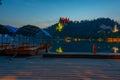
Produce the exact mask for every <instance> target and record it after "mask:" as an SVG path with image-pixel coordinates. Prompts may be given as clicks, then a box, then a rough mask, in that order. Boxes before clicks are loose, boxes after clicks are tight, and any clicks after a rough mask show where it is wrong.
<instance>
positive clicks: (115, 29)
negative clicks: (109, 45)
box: [113, 24, 119, 33]
mask: <svg viewBox="0 0 120 80" xmlns="http://www.w3.org/2000/svg"><path fill="white" fill-rule="evenodd" d="M118 31H119V30H118V28H117V25H116V24H115V26H114V29H113V32H114V33H115V32H118Z"/></svg>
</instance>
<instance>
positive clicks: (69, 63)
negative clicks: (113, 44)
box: [0, 56, 120, 80]
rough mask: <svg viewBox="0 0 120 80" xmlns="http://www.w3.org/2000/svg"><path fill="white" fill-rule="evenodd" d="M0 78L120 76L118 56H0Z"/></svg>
mask: <svg viewBox="0 0 120 80" xmlns="http://www.w3.org/2000/svg"><path fill="white" fill-rule="evenodd" d="M0 80H120V60H114V59H86V58H85V59H83V58H82V59H81V58H43V57H40V56H34V57H28V58H13V59H10V58H8V57H0Z"/></svg>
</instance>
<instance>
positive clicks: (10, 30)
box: [0, 25, 17, 35]
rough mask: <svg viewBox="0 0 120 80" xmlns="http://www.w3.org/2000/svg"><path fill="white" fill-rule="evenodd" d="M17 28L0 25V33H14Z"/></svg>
mask: <svg viewBox="0 0 120 80" xmlns="http://www.w3.org/2000/svg"><path fill="white" fill-rule="evenodd" d="M16 31H17V28H15V27H13V26H9V25H7V26H5V25H0V34H8V35H15V33H16Z"/></svg>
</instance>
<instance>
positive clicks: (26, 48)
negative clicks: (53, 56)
mask: <svg viewBox="0 0 120 80" xmlns="http://www.w3.org/2000/svg"><path fill="white" fill-rule="evenodd" d="M49 49H50V45H49V46H46V45H44V44H41V45H39V46H30V45H29V44H24V45H21V46H17V47H14V46H12V47H11V48H8V49H5V55H7V56H14V55H15V56H16V55H18V56H24V55H25V56H34V55H38V54H42V53H44V52H47V50H49Z"/></svg>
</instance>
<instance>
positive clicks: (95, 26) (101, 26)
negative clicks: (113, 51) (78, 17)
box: [46, 18, 120, 38]
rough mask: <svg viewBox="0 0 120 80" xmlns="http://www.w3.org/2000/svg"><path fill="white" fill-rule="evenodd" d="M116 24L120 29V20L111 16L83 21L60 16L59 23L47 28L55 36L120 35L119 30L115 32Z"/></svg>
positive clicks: (95, 36) (92, 36)
mask: <svg viewBox="0 0 120 80" xmlns="http://www.w3.org/2000/svg"><path fill="white" fill-rule="evenodd" d="M115 25H116V26H117V28H118V30H120V25H119V24H118V22H116V21H114V20H112V19H110V18H98V19H94V20H82V21H71V20H69V19H68V18H60V20H59V22H58V23H56V24H54V25H52V26H50V27H48V28H46V30H47V31H48V32H49V33H50V34H51V35H52V36H53V38H56V37H60V38H65V37H68V36H69V37H80V38H99V37H101V38H105V37H118V36H119V37H120V32H119V31H117V32H113V30H114V26H115ZM58 28H60V30H59V29H58Z"/></svg>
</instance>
